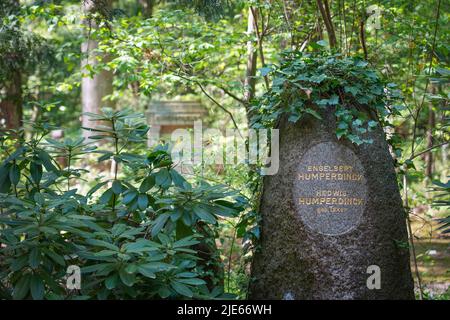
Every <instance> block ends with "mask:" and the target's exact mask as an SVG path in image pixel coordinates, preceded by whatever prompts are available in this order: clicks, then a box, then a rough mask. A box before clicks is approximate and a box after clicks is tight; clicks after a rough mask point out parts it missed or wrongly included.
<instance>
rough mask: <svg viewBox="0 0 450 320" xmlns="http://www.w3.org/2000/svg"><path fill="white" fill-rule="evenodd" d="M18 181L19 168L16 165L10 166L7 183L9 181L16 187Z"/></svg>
mask: <svg viewBox="0 0 450 320" xmlns="http://www.w3.org/2000/svg"><path fill="white" fill-rule="evenodd" d="M19 180H20V169H19V166H18V165H17V164H13V165H12V166H11V169H9V181H11V183H12V184H13V185H15V186H16V185H17V184H18V183H19Z"/></svg>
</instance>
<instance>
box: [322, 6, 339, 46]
mask: <svg viewBox="0 0 450 320" xmlns="http://www.w3.org/2000/svg"><path fill="white" fill-rule="evenodd" d="M317 6H318V7H319V11H320V14H321V15H322V19H323V22H324V23H325V28H326V29H327V33H328V40H329V41H330V47H331V48H336V45H337V41H336V34H335V31H334V25H333V21H332V20H331V12H330V6H329V5H328V0H323V1H322V0H317Z"/></svg>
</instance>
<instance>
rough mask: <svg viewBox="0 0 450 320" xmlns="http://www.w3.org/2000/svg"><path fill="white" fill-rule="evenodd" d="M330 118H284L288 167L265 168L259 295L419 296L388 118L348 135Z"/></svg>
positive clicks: (256, 271) (255, 274)
mask: <svg viewBox="0 0 450 320" xmlns="http://www.w3.org/2000/svg"><path fill="white" fill-rule="evenodd" d="M322 117H323V119H322V120H317V119H316V118H313V117H310V116H305V117H304V118H303V119H302V120H301V121H299V122H297V123H296V124H293V123H290V122H288V121H287V120H286V119H281V120H280V123H279V129H280V169H279V171H278V173H277V174H276V175H273V176H266V177H264V182H263V183H264V185H263V193H262V198H261V203H260V208H261V216H262V224H261V239H260V244H259V249H258V250H257V251H256V253H255V257H254V261H253V264H252V280H251V284H250V298H251V299H414V292H413V281H412V277H411V271H410V265H409V251H408V248H407V241H408V238H407V231H406V224H405V213H404V209H403V207H402V201H401V198H400V194H399V190H398V186H397V180H396V176H395V171H394V166H393V161H392V158H391V156H390V153H389V149H388V145H387V143H386V140H385V137H384V133H383V131H382V129H381V128H380V127H377V128H375V129H374V130H373V131H371V132H370V133H368V134H367V137H366V138H371V139H373V143H371V144H368V143H364V144H362V145H360V146H357V145H354V144H352V143H351V142H349V141H346V140H343V139H341V140H338V139H337V138H336V134H335V129H336V126H335V117H334V114H333V112H332V111H331V110H330V111H329V112H328V113H325V112H322Z"/></svg>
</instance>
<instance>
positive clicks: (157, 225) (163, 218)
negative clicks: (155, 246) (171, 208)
mask: <svg viewBox="0 0 450 320" xmlns="http://www.w3.org/2000/svg"><path fill="white" fill-rule="evenodd" d="M167 219H169V215H168V214H167V213H163V214H161V215H159V216H158V217H157V218H156V219H155V221H154V225H153V227H152V232H151V235H152V237H154V236H156V235H157V234H158V233H159V232H160V231H161V229H162V228H163V227H164V225H165V224H166V222H167Z"/></svg>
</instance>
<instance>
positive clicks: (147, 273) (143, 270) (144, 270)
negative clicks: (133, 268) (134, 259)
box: [137, 265, 156, 279]
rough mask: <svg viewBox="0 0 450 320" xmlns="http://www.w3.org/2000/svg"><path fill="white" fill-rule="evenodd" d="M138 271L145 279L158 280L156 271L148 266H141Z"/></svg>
mask: <svg viewBox="0 0 450 320" xmlns="http://www.w3.org/2000/svg"><path fill="white" fill-rule="evenodd" d="M137 270H138V272H139V273H140V274H142V275H143V276H144V277H147V278H151V279H155V278H156V275H155V273H154V271H155V269H154V268H150V267H148V266H146V265H141V266H139V267H138V269H137Z"/></svg>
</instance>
